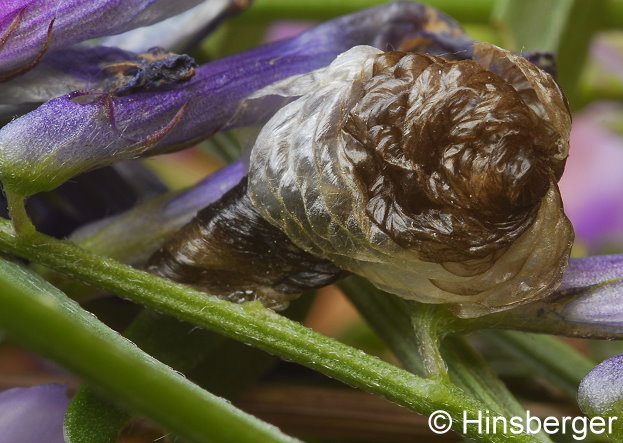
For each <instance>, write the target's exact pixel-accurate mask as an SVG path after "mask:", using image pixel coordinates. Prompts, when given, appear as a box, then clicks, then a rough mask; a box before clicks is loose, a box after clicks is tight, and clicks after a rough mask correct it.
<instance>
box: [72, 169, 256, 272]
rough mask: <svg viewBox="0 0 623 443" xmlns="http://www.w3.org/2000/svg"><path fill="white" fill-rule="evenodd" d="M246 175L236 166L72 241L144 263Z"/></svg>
mask: <svg viewBox="0 0 623 443" xmlns="http://www.w3.org/2000/svg"><path fill="white" fill-rule="evenodd" d="M245 174H246V168H245V167H244V166H243V165H242V163H241V162H235V163H232V164H231V165H229V166H226V167H225V168H223V169H221V170H220V171H217V172H215V173H214V174H211V175H209V176H208V177H207V178H205V179H204V180H202V181H201V182H199V183H198V184H196V185H195V186H193V187H192V188H190V189H188V190H186V191H182V192H176V193H171V194H168V195H164V196H162V197H159V198H156V199H154V200H151V201H148V202H146V203H144V204H142V205H140V206H138V207H136V208H133V209H131V210H129V211H127V212H125V213H122V214H120V215H117V216H114V217H109V218H105V219H103V220H100V221H98V222H95V223H92V224H89V225H86V226H84V227H82V228H80V229H79V230H77V231H76V232H74V233H73V234H72V236H71V240H72V241H74V242H77V243H78V244H80V246H82V247H83V248H86V249H89V250H91V251H93V252H97V253H98V254H101V255H106V256H109V257H113V258H115V259H117V260H120V261H123V262H126V263H133V264H136V263H141V262H142V261H144V260H145V259H147V258H148V257H149V256H150V255H151V254H152V253H153V252H154V251H155V250H156V249H158V248H159V247H160V246H161V245H162V243H163V242H164V241H165V240H166V239H167V238H168V237H170V236H171V235H172V234H173V233H174V232H176V231H177V230H178V229H180V228H181V227H182V226H184V225H185V224H186V223H188V222H189V221H190V220H191V219H192V218H193V217H194V216H195V214H196V213H197V211H199V210H200V209H202V208H204V207H206V206H208V205H209V204H210V203H212V202H214V201H216V200H218V199H219V198H220V197H221V196H222V195H223V194H224V193H225V192H227V191H228V190H230V189H231V188H233V187H234V186H235V185H237V184H238V182H239V181H240V180H241V179H242V177H244V176H245Z"/></svg>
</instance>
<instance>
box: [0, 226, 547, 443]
mask: <svg viewBox="0 0 623 443" xmlns="http://www.w3.org/2000/svg"><path fill="white" fill-rule="evenodd" d="M0 249H3V250H5V251H6V252H10V253H13V254H16V255H19V256H21V257H24V258H28V259H29V260H31V261H34V262H37V263H40V264H43V265H45V266H48V267H51V268H53V269H55V270H57V271H59V272H63V273H65V274H66V275H68V276H70V277H74V278H77V279H80V280H83V281H86V282H89V283H91V284H94V285H97V286H99V287H101V288H103V289H107V290H110V291H112V292H114V293H116V294H118V295H120V296H122V297H127V298H129V299H131V300H134V301H135V302H137V303H141V304H144V305H146V306H148V307H151V308H152V309H156V310H159V311H161V312H165V313H168V314H170V315H173V316H175V317H177V318H180V319H182V320H185V321H188V322H190V323H193V324H196V325H198V326H202V327H205V328H207V329H211V330H214V331H216V332H219V333H221V334H223V335H226V336H229V337H232V338H235V339H236V340H239V341H242V342H244V343H248V344H251V345H253V346H256V347H258V348H260V349H263V350H265V351H267V352H270V353H274V354H276V355H279V356H281V357H283V358H286V359H289V360H292V361H295V362H298V363H300V364H303V365H305V366H308V367H310V368H312V369H315V370H318V371H319V372H322V373H324V374H326V375H329V376H331V377H334V378H336V379H338V380H341V381H343V382H345V383H347V384H349V385H352V386H355V387H358V388H362V389H364V390H366V391H368V392H371V393H375V394H378V395H381V396H384V397H386V398H388V399H389V400H392V401H394V402H396V403H398V404H401V405H403V406H405V407H408V408H410V409H413V410H415V411H417V412H420V413H422V414H430V413H432V412H433V411H436V410H438V409H443V410H445V411H447V412H448V413H449V414H450V415H451V416H452V417H453V429H455V430H457V431H458V432H461V433H462V431H463V428H462V422H463V418H464V416H466V417H468V418H472V419H474V418H476V417H477V416H478V411H482V410H484V409H483V408H485V409H486V405H484V404H482V403H480V402H478V401H476V400H474V399H472V398H471V397H469V396H467V395H466V394H465V393H464V392H463V391H461V390H460V389H459V388H457V387H456V386H454V385H452V384H450V383H447V382H443V381H439V380H429V379H422V378H420V377H417V376H414V375H413V374H411V373H409V372H407V371H405V370H402V369H399V368H397V367H395V366H393V365H391V364H389V363H386V362H383V361H381V360H380V359H378V358H376V357H372V356H370V355H368V354H366V353H364V352H362V351H359V350H357V349H354V348H351V347H349V346H346V345H343V344H341V343H339V342H337V341H335V340H333V339H331V338H328V337H325V336H323V335H321V334H318V333H316V332H314V331H312V330H310V329H308V328H306V327H304V326H302V325H301V324H299V323H296V322H293V321H291V320H289V319H287V318H285V317H283V316H280V315H278V314H276V313H275V312H273V311H271V310H269V309H266V308H264V307H262V306H261V305H260V304H259V303H246V304H242V305H236V304H232V303H229V302H226V301H222V300H218V299H216V298H214V297H211V296H208V295H207V294H205V293H202V292H198V291H196V290H193V289H191V288H188V287H186V286H184V285H180V284H177V283H174V282H171V281H168V280H165V279H161V278H158V277H155V276H153V275H150V274H147V273H145V272H142V271H139V270H136V269H133V268H131V267H129V266H125V265H122V264H120V263H118V262H115V261H114V260H110V259H106V258H103V257H100V256H96V255H93V254H91V253H89V252H87V251H84V250H82V249H80V248H78V247H76V246H75V245H73V244H71V243H68V242H63V241H59V240H55V239H53V238H50V237H47V236H44V235H42V234H37V236H36V237H35V238H33V239H30V241H25V240H24V239H21V238H20V237H18V236H16V235H15V233H14V232H13V231H12V229H11V228H10V224H9V223H8V222H6V221H1V222H0ZM57 326H58V327H59V328H62V325H57ZM33 331H36V329H34V328H33ZM57 346H63V347H64V344H62V343H61V342H59V344H58V345H57ZM464 414H465V415H464ZM465 431H466V432H465V435H466V436H468V437H469V438H472V439H473V440H475V441H493V442H498V441H499V442H502V441H515V442H517V441H522V442H523V441H525V442H532V441H536V440H535V439H534V438H533V437H532V436H528V435H521V436H507V435H503V434H496V435H487V436H482V435H480V434H479V433H478V432H477V431H478V429H477V428H476V427H475V426H468V427H467V429H466V430H465Z"/></svg>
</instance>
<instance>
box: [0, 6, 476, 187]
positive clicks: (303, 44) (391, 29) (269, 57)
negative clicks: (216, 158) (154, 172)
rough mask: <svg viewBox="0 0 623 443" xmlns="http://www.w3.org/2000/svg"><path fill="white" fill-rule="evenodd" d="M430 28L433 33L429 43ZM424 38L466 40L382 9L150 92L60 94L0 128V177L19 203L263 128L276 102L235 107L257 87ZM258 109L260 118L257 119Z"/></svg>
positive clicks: (424, 12)
mask: <svg viewBox="0 0 623 443" xmlns="http://www.w3.org/2000/svg"><path fill="white" fill-rule="evenodd" d="M428 27H435V29H436V30H437V31H438V32H439V33H436V34H435V35H434V36H433V35H432V34H430V33H428V31H427V28H428ZM443 29H446V32H445V33H444V32H442V30H443ZM423 35H424V37H425V39H428V41H429V46H432V47H435V46H437V47H438V48H443V47H446V45H447V44H448V42H449V41H450V40H451V39H452V38H456V39H458V40H460V41H463V40H464V37H463V33H462V30H461V29H460V27H459V26H458V25H456V24H455V23H454V22H453V21H452V20H451V19H449V18H447V17H445V16H443V15H441V14H440V13H438V12H437V11H435V10H433V9H432V8H429V7H426V6H424V5H420V4H416V3H409V2H404V3H401V2H398V3H389V4H385V5H381V6H378V7H375V8H370V9H367V10H363V11H359V12H356V13H353V14H350V15H346V16H343V17H340V18H337V19H334V20H331V21H328V22H326V23H323V24H321V25H319V26H317V27H315V28H313V29H311V30H309V31H307V32H305V33H303V34H301V35H299V36H297V37H295V38H292V39H289V40H283V41H279V42H275V43H273V44H269V45H266V46H262V47H259V48H255V49H252V50H250V51H246V52H244V53H241V54H238V55H235V56H232V57H228V58H225V59H221V60H217V61H215V62H212V63H209V64H206V65H204V66H201V67H200V68H198V69H197V71H196V74H195V76H194V77H193V78H192V79H190V80H189V81H187V82H184V83H180V84H172V85H168V86H166V87H165V88H163V89H161V90H158V91H154V92H150V91H141V92H135V93H133V94H130V95H124V96H117V95H115V94H110V93H100V92H97V93H91V94H87V93H84V92H82V93H72V94H68V95H65V96H62V97H58V98H56V99H53V100H51V101H49V102H47V103H45V104H44V105H42V106H40V107H39V108H38V109H36V110H35V111H33V112H30V113H28V114H26V115H24V116H23V117H21V118H18V119H17V120H14V121H13V122H11V123H9V124H8V125H6V126H5V127H4V128H2V129H1V130H0V179H1V180H2V181H3V183H4V184H5V186H6V187H7V188H11V189H12V190H13V191H14V192H15V193H16V194H21V195H24V196H26V195H30V194H33V193H35V192H39V191H43V190H49V189H53V188H54V187H56V186H58V185H59V184H61V183H63V182H64V181H66V180H67V179H69V178H70V177H72V176H74V175H76V174H77V173H80V172H82V171H85V170H87V169H92V168H96V167H100V166H103V165H106V164H110V163H112V162H115V161H118V160H122V159H127V158H134V157H137V156H140V155H143V154H146V153H148V154H157V153H162V152H166V151H171V150H174V149H180V148H183V147H186V146H189V145H192V144H194V143H196V142H197V141H199V140H201V139H204V138H206V137H209V136H210V135H212V134H213V133H215V132H217V131H219V130H222V129H225V128H227V127H231V126H234V125H244V124H255V123H258V122H261V121H263V120H264V119H265V117H266V116H267V115H270V113H271V112H272V111H274V110H275V108H276V107H278V105H281V101H279V100H272V101H271V100H270V99H268V100H265V101H264V102H263V103H262V106H261V108H257V107H249V108H248V109H246V108H243V109H241V110H238V105H239V103H240V102H241V100H243V99H244V98H245V97H247V96H248V95H250V94H252V93H253V92H255V91H257V90H258V89H260V88H262V87H264V86H266V85H268V84H270V83H273V82H275V81H277V80H280V79H283V78H286V77H289V76H292V75H294V74H299V73H303V72H309V71H311V70H313V69H316V68H319V67H322V66H325V65H327V64H328V63H329V62H331V61H332V60H333V59H334V58H335V57H336V56H337V55H338V54H340V53H341V52H344V51H345V50H347V49H349V48H351V47H352V46H355V45H358V44H369V45H374V46H377V47H379V48H383V49H385V48H387V47H394V48H401V47H403V46H404V45H407V47H408V45H409V44H410V42H411V39H415V38H416V37H417V36H420V40H421V37H422V36H423ZM438 50H441V49H438ZM258 109H261V110H263V111H264V113H263V114H262V115H258V113H257V111H258ZM237 110H238V112H236V111H237ZM234 115H236V119H235V120H232V117H233V116H234Z"/></svg>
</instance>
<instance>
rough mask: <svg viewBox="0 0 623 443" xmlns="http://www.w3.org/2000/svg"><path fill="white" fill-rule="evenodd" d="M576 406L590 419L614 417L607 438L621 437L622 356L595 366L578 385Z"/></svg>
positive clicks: (622, 428)
mask: <svg viewBox="0 0 623 443" xmlns="http://www.w3.org/2000/svg"><path fill="white" fill-rule="evenodd" d="M578 405H579V406H580V409H582V411H583V412H584V413H585V414H587V415H589V416H592V417H613V418H614V417H616V419H615V420H614V421H613V422H612V424H613V426H611V431H612V433H611V434H610V435H609V437H610V438H611V439H612V440H613V441H621V438H622V437H623V426H622V423H621V417H622V416H623V355H617V356H615V357H611V358H609V359H607V360H605V361H603V362H602V363H600V364H599V365H597V366H595V368H593V369H592V370H591V371H590V372H589V373H588V374H587V375H586V377H584V379H583V380H582V382H581V383H580V387H579V389H578Z"/></svg>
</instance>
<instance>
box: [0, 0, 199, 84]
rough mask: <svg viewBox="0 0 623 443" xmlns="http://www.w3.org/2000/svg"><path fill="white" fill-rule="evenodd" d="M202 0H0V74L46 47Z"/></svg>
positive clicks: (150, 19) (151, 19)
mask: <svg viewBox="0 0 623 443" xmlns="http://www.w3.org/2000/svg"><path fill="white" fill-rule="evenodd" d="M201 1H202V0H178V1H170V0H124V1H116V0H66V1H62V2H59V1H58V0H4V2H3V4H2V9H1V10H0V78H3V77H4V78H5V79H6V78H9V77H12V76H14V75H19V74H21V73H23V72H25V71H27V70H28V69H30V68H32V67H34V66H35V65H36V64H37V62H38V61H39V60H40V59H41V58H42V56H43V55H44V54H45V52H47V50H53V49H58V48H63V47H65V46H69V45H72V44H74V43H78V42H81V41H84V40H88V39H92V38H96V37H102V36H105V35H112V34H118V33H121V32H124V31H127V30H129V29H133V28H137V27H139V26H146V25H150V24H152V23H156V22H158V21H160V20H163V19H165V18H168V17H171V16H173V15H176V14H178V13H180V12H182V11H185V10H186V9H188V8H191V7H193V6H196V5H197V4H199V3H201Z"/></svg>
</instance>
